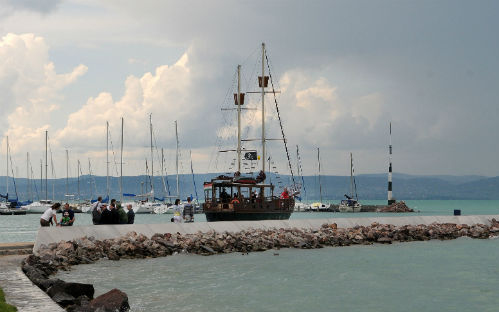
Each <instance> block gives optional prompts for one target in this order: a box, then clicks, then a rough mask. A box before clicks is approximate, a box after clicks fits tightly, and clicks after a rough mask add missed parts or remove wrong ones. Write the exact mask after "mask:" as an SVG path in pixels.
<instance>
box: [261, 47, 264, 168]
mask: <svg viewBox="0 0 499 312" xmlns="http://www.w3.org/2000/svg"><path fill="white" fill-rule="evenodd" d="M261 87H262V171H263V172H265V43H262V78H261Z"/></svg>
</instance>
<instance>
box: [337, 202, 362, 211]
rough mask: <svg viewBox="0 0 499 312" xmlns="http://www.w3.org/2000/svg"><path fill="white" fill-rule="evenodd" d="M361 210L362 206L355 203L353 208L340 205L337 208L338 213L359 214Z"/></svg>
mask: <svg viewBox="0 0 499 312" xmlns="http://www.w3.org/2000/svg"><path fill="white" fill-rule="evenodd" d="M361 209H362V205H361V204H359V203H356V204H355V205H353V206H349V205H345V204H340V207H339V210H340V212H360V210H361Z"/></svg>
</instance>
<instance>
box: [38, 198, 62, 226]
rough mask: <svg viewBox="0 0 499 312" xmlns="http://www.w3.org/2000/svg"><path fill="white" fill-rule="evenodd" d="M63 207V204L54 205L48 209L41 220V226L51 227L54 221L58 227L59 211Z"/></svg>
mask: <svg viewBox="0 0 499 312" xmlns="http://www.w3.org/2000/svg"><path fill="white" fill-rule="evenodd" d="M60 207H61V203H55V204H53V205H52V207H50V208H47V210H45V212H44V213H43V214H42V216H41V218H40V225H41V226H50V225H51V224H52V225H54V224H53V223H52V220H54V222H55V225H58V223H57V210H59V208H60Z"/></svg>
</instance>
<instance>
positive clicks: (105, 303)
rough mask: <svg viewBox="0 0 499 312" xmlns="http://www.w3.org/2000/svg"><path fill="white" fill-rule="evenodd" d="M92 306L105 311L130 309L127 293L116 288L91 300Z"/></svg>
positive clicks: (120, 311)
mask: <svg viewBox="0 0 499 312" xmlns="http://www.w3.org/2000/svg"><path fill="white" fill-rule="evenodd" d="M90 307H91V308H93V309H96V310H98V311H103V312H115V311H119V312H125V311H128V310H129V309H130V305H129V304H128V296H127V294H125V293H124V292H122V291H121V290H119V289H116V288H114V289H112V290H110V291H108V292H107V293H105V294H103V295H100V296H99V297H97V298H95V299H94V300H92V301H90Z"/></svg>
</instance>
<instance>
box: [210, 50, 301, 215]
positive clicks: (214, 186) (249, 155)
mask: <svg viewBox="0 0 499 312" xmlns="http://www.w3.org/2000/svg"><path fill="white" fill-rule="evenodd" d="M265 60H266V52H265V44H263V43H262V61H261V66H262V73H261V76H259V77H258V85H259V88H260V91H255V92H248V93H258V94H261V105H262V108H261V113H262V119H261V122H262V128H261V129H262V138H261V151H260V152H261V155H257V154H258V153H257V151H256V150H247V149H244V148H243V147H242V145H241V143H242V142H243V141H244V142H248V141H259V140H260V139H247V140H242V139H241V111H242V109H243V108H242V105H243V104H244V97H245V93H241V84H240V83H241V66H240V65H239V66H238V67H237V78H238V79H237V93H234V104H235V105H236V108H235V109H233V110H237V149H234V150H229V151H231V152H236V153H237V158H236V163H237V168H236V169H235V172H234V174H233V175H232V174H231V176H227V175H219V176H217V177H215V178H213V179H211V180H210V181H209V182H205V183H204V196H205V201H204V203H203V205H202V207H203V211H204V214H205V215H206V220H207V221H208V222H212V221H238V220H287V219H289V217H290V216H291V214H292V213H293V210H294V206H295V199H294V195H296V193H294V194H291V195H290V194H289V193H288V192H287V189H286V188H284V191H283V192H282V194H280V196H279V193H278V192H277V191H276V189H275V185H274V184H272V183H265V179H266V174H265V161H266V160H267V157H266V140H269V139H266V137H265V105H264V103H265V100H264V98H265V94H266V93H271V94H273V95H274V103H275V105H276V111H277V114H278V117H279V118H278V119H279V123H280V127H281V133H282V136H283V137H282V140H283V142H284V146H285V148H286V152H287V150H288V149H287V143H286V139H285V138H284V131H283V129H282V123H281V119H280V116H279V110H278V108H277V100H276V98H275V93H276V91H275V90H274V88H273V85H274V83H273V81H272V75H271V73H270V67H269V72H268V76H266V75H265V64H266V62H265ZM267 66H268V62H267ZM269 80H270V82H271V83H272V91H269V92H267V91H266V90H265V88H267V87H268V83H269ZM279 140H281V139H279ZM243 150H244V159H245V160H249V161H253V160H261V170H260V171H259V173H258V176H257V177H256V178H254V177H253V176H245V175H244V174H241V160H242V152H243ZM229 151H221V152H229ZM286 154H287V156H288V163H289V167H290V170H291V175H292V169H291V163H290V160H289V154H288V153H286ZM250 170H251V166H250ZM292 176H293V175H292ZM293 181H294V177H293ZM276 192H277V194H276Z"/></svg>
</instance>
